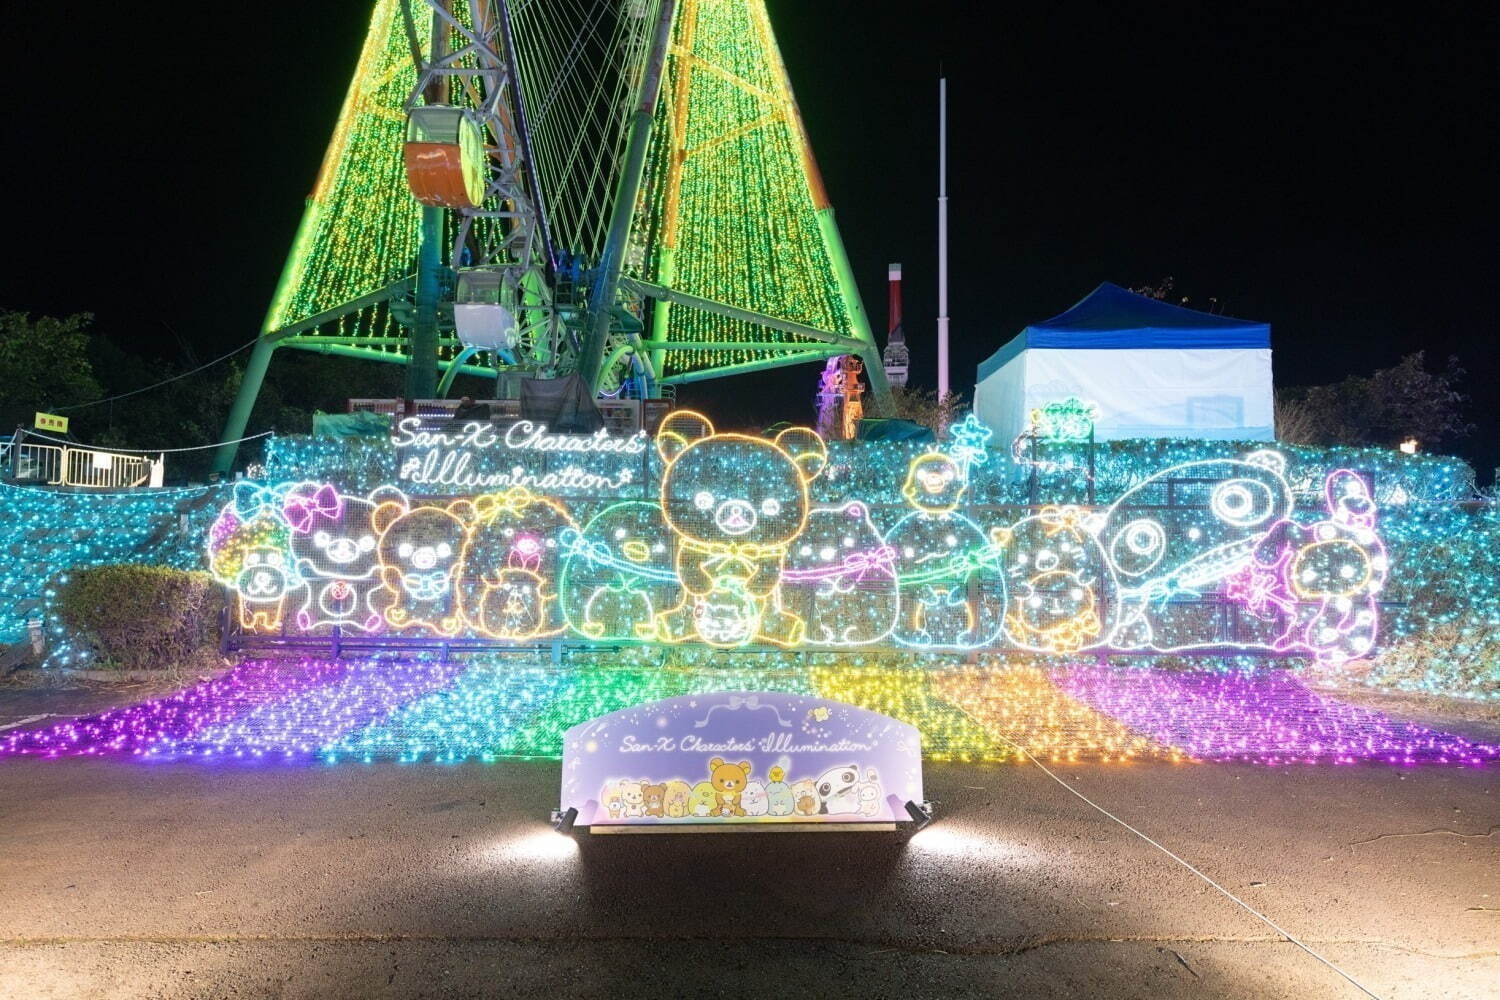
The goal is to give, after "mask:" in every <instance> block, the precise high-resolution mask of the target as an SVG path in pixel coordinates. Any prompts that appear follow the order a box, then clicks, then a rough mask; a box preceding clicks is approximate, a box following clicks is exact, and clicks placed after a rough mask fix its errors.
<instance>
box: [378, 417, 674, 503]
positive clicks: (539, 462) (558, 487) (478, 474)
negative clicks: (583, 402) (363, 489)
mask: <svg viewBox="0 0 1500 1000" xmlns="http://www.w3.org/2000/svg"><path fill="white" fill-rule="evenodd" d="M391 444H392V445H393V446H394V447H395V449H396V468H397V469H398V470H399V471H398V476H399V477H400V479H401V481H402V482H403V483H406V484H409V485H410V486H411V487H412V491H413V492H416V493H424V492H425V493H431V492H444V493H465V492H483V491H488V490H503V489H507V488H509V487H512V486H524V487H526V488H527V489H529V490H534V491H538V492H549V493H554V492H563V493H594V494H602V495H608V494H610V493H611V492H613V491H616V490H619V489H620V488H621V487H624V486H627V485H629V484H631V483H638V482H640V479H641V468H642V466H641V462H642V456H643V455H645V453H646V450H647V449H648V448H649V447H650V441H649V440H648V439H647V437H646V432H645V431H637V432H636V433H635V434H632V435H631V436H629V437H618V436H615V435H611V434H610V433H609V432H608V431H604V430H600V431H597V432H596V433H594V434H553V433H551V432H549V431H548V430H547V427H546V425H545V424H534V423H532V422H531V421H529V420H522V421H519V422H517V423H514V424H512V425H510V426H509V427H507V428H505V429H504V430H503V431H502V430H499V429H497V428H496V427H495V426H494V425H493V424H491V423H490V422H489V421H474V422H471V423H467V424H464V425H462V426H461V427H456V428H454V429H452V430H446V429H445V430H436V429H432V428H430V427H424V426H423V425H422V421H421V420H419V419H417V418H416V417H408V418H407V419H405V420H403V421H401V422H400V423H399V424H397V425H396V430H395V432H394V433H393V434H392V435H391ZM553 456H563V457H562V458H561V459H555V458H554V457H553ZM601 458H603V459H605V461H600V459H601ZM608 459H615V461H608ZM580 462H587V463H588V464H587V465H583V464H580Z"/></svg>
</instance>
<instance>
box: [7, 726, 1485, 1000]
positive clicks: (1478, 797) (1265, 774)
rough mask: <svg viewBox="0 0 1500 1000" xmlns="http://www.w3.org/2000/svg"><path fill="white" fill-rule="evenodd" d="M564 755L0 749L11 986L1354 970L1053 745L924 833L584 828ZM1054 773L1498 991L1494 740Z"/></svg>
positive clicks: (1252, 879)
mask: <svg viewBox="0 0 1500 1000" xmlns="http://www.w3.org/2000/svg"><path fill="white" fill-rule="evenodd" d="M37 704H45V701H44V700H38V701H37V702H36V703H35V704H32V703H28V704H27V705H26V706H24V711H22V710H21V709H19V708H18V709H16V710H15V711H12V709H11V706H8V705H7V706H0V708H3V711H0V714H4V715H7V716H11V715H17V714H19V715H22V716H24V715H27V714H33V713H34V712H36V711H45V710H46V709H45V708H37V707H36V705H37ZM1453 728H1454V729H1456V730H1457V731H1459V732H1464V733H1466V734H1467V735H1470V736H1472V737H1474V738H1478V739H1485V740H1489V741H1492V742H1493V741H1495V740H1496V736H1497V733H1496V731H1495V729H1494V727H1485V726H1482V725H1481V724H1466V725H1455V726H1454V727H1453ZM557 773H558V772H557V766H556V765H555V764H550V763H535V762H533V763H523V762H514V763H502V764H492V765H484V764H478V763H470V764H462V765H453V766H447V767H444V766H435V765H407V766H402V765H397V764H373V765H359V764H354V765H345V764H340V765H336V766H328V765H310V766H309V765H299V766H261V767H250V766H233V765H228V766H226V765H204V764H202V763H192V762H184V763H159V764H149V765H148V764H142V763H137V762H130V761H119V760H95V759H68V760H53V761H48V760H37V759H7V760H3V761H0V996H4V997H28V998H30V997H95V996H130V997H135V996H153V997H155V996H160V997H172V998H176V997H221V996H240V997H252V996H277V997H314V996H317V997H324V996H333V997H384V996H392V997H398V996H399V997H406V996H432V997H437V996H485V995H493V996H520V995H533V994H543V993H554V992H555V993H559V994H562V995H568V996H597V997H606V996H607V997H636V996H639V997H658V996H685V997H686V996H720V995H721V996H750V995H762V996H763V995H772V996H788V997H825V996H826V997H840V996H869V997H907V996H947V997H956V996H975V997H990V996H1060V997H1061V996H1075V997H1091V996H1125V997H1149V998H1151V1000H1162V998H1171V997H1246V996H1286V997H1325V996H1326V997H1344V996H1349V997H1355V996H1360V995H1362V994H1360V993H1358V992H1357V991H1356V990H1355V989H1354V988H1353V987H1351V986H1349V985H1348V984H1347V983H1345V982H1344V981H1343V980H1341V979H1340V978H1339V977H1338V976H1337V975H1336V974H1335V973H1333V972H1332V971H1330V970H1328V969H1327V968H1326V967H1324V966H1323V965H1320V964H1319V963H1318V962H1317V961H1315V960H1314V959H1313V958H1311V957H1309V956H1308V955H1306V954H1304V953H1303V952H1301V951H1299V950H1298V949H1296V948H1295V947H1293V946H1292V945H1290V944H1287V943H1286V942H1284V941H1282V940H1281V939H1279V938H1278V937H1277V936H1276V935H1275V934H1274V933H1273V932H1272V931H1271V930H1270V929H1269V928H1267V927H1266V926H1265V925H1264V924H1262V923H1260V922H1259V921H1257V920H1255V919H1254V918H1252V917H1250V916H1249V915H1247V914H1246V913H1244V912H1243V911H1242V910H1240V909H1239V908H1237V907H1236V906H1234V905H1233V904H1232V903H1230V902H1229V901H1228V900H1226V899H1225V898H1224V897H1223V896H1221V895H1219V894H1218V893H1217V892H1214V891H1213V890H1212V889H1210V888H1209V887H1208V886H1206V885H1205V884H1204V883H1203V882H1202V881H1200V880H1199V879H1197V878H1196V877H1194V876H1193V875H1191V874H1190V873H1189V872H1187V871H1185V870H1184V869H1183V868H1181V867H1180V866H1178V865H1177V864H1176V863H1174V862H1172V861H1171V860H1169V859H1168V858H1166V857H1164V856H1163V855H1162V854H1160V853H1159V852H1158V851H1156V850H1155V849H1153V848H1151V847H1150V846H1148V845H1147V844H1145V843H1143V842H1142V841H1141V840H1140V839H1138V838H1137V837H1135V836H1134V835H1132V834H1130V833H1129V832H1127V831H1125V830H1124V829H1122V828H1121V827H1119V826H1118V825H1116V824H1115V823H1113V822H1112V821H1110V820H1108V819H1107V818H1105V817H1104V816H1102V815H1100V814H1099V813H1098V812H1095V811H1094V810H1093V809H1091V808H1089V807H1088V806H1087V805H1086V804H1084V803H1083V802H1082V801H1080V800H1078V799H1077V798H1075V797H1073V796H1071V795H1068V794H1067V793H1066V792H1065V791H1064V790H1063V789H1062V788H1060V787H1058V786H1057V784H1056V783H1054V782H1053V781H1052V780H1051V779H1049V778H1048V777H1047V775H1046V774H1044V773H1043V772H1042V771H1041V770H1040V769H1038V768H1036V767H1033V766H1022V765H989V766H982V765H957V764H954V765H932V766H931V767H930V768H929V772H928V792H929V795H930V797H932V798H933V799H934V800H936V801H937V802H938V805H939V810H940V819H939V822H938V823H936V824H934V826H933V827H932V828H931V829H929V830H928V831H925V832H924V833H922V834H921V835H919V836H918V837H916V838H915V839H913V840H911V841H910V842H909V843H903V842H902V841H900V840H898V839H886V838H884V837H883V836H880V835H871V834H862V835H820V836H815V835H779V836H739V837H685V836H677V837H667V836H655V837H617V838H596V839H595V840H593V841H590V842H585V843H584V844H582V845H581V846H575V845H574V844H573V842H572V841H569V840H566V839H564V838H561V837H558V836H557V835H556V834H553V833H552V832H551V831H550V830H548V829H547V827H546V826H545V825H544V823H543V818H544V817H545V815H546V813H547V811H548V810H549V809H550V808H551V807H552V806H553V805H555V804H556V800H557ZM1056 773H1058V774H1059V776H1061V777H1062V778H1063V780H1065V781H1066V782H1068V783H1069V784H1070V785H1071V786H1072V787H1073V788H1076V789H1078V790H1079V791H1081V792H1083V793H1084V794H1086V795H1087V796H1089V797H1090V798H1092V799H1094V800H1095V801H1097V802H1098V803H1100V804H1101V805H1102V806H1104V807H1105V808H1107V809H1109V810H1111V811H1114V812H1116V813H1117V814H1118V815H1119V816H1121V817H1122V818H1124V819H1126V820H1128V821H1129V822H1130V823H1132V824H1134V825H1136V826H1138V827H1139V828H1140V829H1141V830H1143V831H1144V832H1146V833H1149V834H1150V835H1152V836H1153V837H1156V838H1158V839H1160V840H1161V841H1163V842H1164V843H1165V844H1166V845H1167V846H1169V847H1170V848H1172V849H1173V850H1174V851H1176V852H1177V853H1179V854H1180V855H1182V856H1183V857H1184V858H1186V859H1188V860H1190V861H1192V862H1193V863H1194V864H1196V865H1198V866H1199V867H1200V868H1202V869H1203V870H1204V871H1205V872H1207V873H1209V874H1210V875H1212V876H1213V877H1214V878H1216V879H1218V880H1220V881H1221V882H1222V883H1223V884H1224V885H1225V886H1226V887H1227V888H1228V889H1229V890H1230V891H1232V892H1234V893H1236V894H1238V895H1239V896H1241V897H1242V898H1243V899H1244V900H1245V901H1246V902H1247V903H1249V904H1250V905H1252V906H1254V907H1257V908H1259V909H1261V910H1263V911H1264V912H1265V913H1267V914H1268V915H1269V916H1271V917H1272V918H1273V919H1274V920H1276V921H1277V922H1278V923H1280V924H1281V925H1282V926H1283V927H1285V928H1286V929H1287V930H1289V931H1290V932H1292V933H1293V934H1295V935H1298V936H1300V937H1301V938H1302V939H1303V940H1304V941H1306V942H1307V943H1308V944H1309V945H1310V946H1312V947H1314V948H1315V949H1317V950H1318V951H1320V952H1322V953H1323V954H1324V955H1326V956H1327V957H1328V958H1329V959H1331V960H1332V961H1334V962H1335V963H1337V964H1338V965H1340V966H1342V967H1343V968H1344V969H1346V970H1347V971H1348V972H1349V973H1350V974H1352V975H1353V976H1354V977H1355V978H1357V979H1359V980H1360V981H1361V982H1363V983H1365V984H1366V985H1367V986H1368V987H1369V988H1370V989H1372V990H1373V991H1374V992H1375V993H1376V994H1378V995H1380V996H1383V997H1424V998H1425V997H1455V998H1459V997H1462V998H1475V997H1485V996H1500V792H1497V788H1500V780H1497V778H1500V769H1497V768H1495V767H1490V768H1487V769H1483V770H1479V769H1463V768H1456V767H1423V768H1414V769H1398V768H1391V767H1382V766H1373V765H1360V766H1353V767H1333V766H1317V767H1314V766H1293V767H1282V768H1270V767H1263V766H1256V765H1249V764H1179V765H1172V764H1167V763H1161V762H1146V763H1136V764H1129V765H1121V764H1112V765H1111V764H1084V765H1072V766H1068V767H1059V768H1057V769H1056Z"/></svg>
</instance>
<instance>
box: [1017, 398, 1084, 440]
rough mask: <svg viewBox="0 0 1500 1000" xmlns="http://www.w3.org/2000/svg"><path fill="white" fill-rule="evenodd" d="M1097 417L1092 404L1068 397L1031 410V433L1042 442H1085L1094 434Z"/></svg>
mask: <svg viewBox="0 0 1500 1000" xmlns="http://www.w3.org/2000/svg"><path fill="white" fill-rule="evenodd" d="M1097 415H1098V412H1097V410H1096V409H1095V407H1094V404H1093V403H1085V402H1083V401H1082V400H1080V399H1078V398H1077V397H1074V396H1070V397H1068V398H1067V399H1060V400H1056V401H1054V402H1051V403H1048V404H1046V405H1045V406H1041V407H1038V408H1037V409H1034V410H1032V411H1031V428H1032V433H1034V434H1035V435H1036V436H1037V437H1038V438H1040V439H1041V440H1043V441H1055V442H1059V443H1068V442H1073V443H1076V442H1081V441H1087V440H1088V439H1089V438H1090V437H1092V436H1093V434H1094V420H1095V419H1096V418H1097Z"/></svg>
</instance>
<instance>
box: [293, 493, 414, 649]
mask: <svg viewBox="0 0 1500 1000" xmlns="http://www.w3.org/2000/svg"><path fill="white" fill-rule="evenodd" d="M404 499H405V497H404V496H403V495H402V494H401V493H400V491H398V490H395V489H393V488H391V487H388V486H383V487H380V488H379V489H377V490H376V491H375V492H374V493H372V494H371V495H370V496H369V497H368V498H360V497H351V496H345V495H344V494H341V493H339V492H338V491H337V490H336V489H335V488H334V487H333V486H331V485H329V484H327V483H309V482H304V483H297V484H295V485H293V486H292V487H290V488H289V489H288V490H287V493H286V499H285V501H284V503H283V511H284V516H285V518H286V521H287V524H288V525H289V526H290V529H291V536H290V537H291V550H292V556H293V558H294V559H295V562H296V567H297V572H298V574H299V575H300V576H301V577H302V578H303V579H304V580H306V581H307V584H308V590H307V594H306V598H305V599H304V600H303V602H302V607H301V609H300V610H299V611H298V612H297V627H298V628H299V629H301V630H302V631H304V632H307V631H312V630H315V629H318V628H322V627H325V626H332V625H338V626H352V627H354V628H358V629H361V630H362V631H365V632H378V631H380V630H382V629H383V628H384V627H385V619H384V618H382V617H381V616H380V615H379V614H378V613H377V612H376V611H375V610H374V608H373V606H372V604H371V598H372V597H373V596H374V594H375V592H376V591H378V590H379V589H380V586H381V584H380V573H379V569H380V561H379V559H378V557H377V556H376V553H375V547H376V542H377V540H378V537H379V532H377V531H376V530H375V525H374V521H373V517H374V514H375V508H376V507H377V506H378V505H379V504H380V503H382V502H384V501H385V500H394V501H397V502H400V501H402V500H404Z"/></svg>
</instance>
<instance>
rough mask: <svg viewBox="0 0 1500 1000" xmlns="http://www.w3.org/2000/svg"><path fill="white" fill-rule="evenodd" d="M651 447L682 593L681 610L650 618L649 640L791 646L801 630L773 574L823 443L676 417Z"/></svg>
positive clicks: (791, 431)
mask: <svg viewBox="0 0 1500 1000" xmlns="http://www.w3.org/2000/svg"><path fill="white" fill-rule="evenodd" d="M656 447H657V451H658V453H659V454H660V455H661V457H662V459H663V461H665V462H666V469H665V470H664V472H663V474H662V487H661V507H662V513H663V516H664V517H665V519H666V522H667V526H668V527H669V528H670V529H671V530H672V532H673V533H674V534H675V535H676V536H677V539H678V549H677V562H676V568H677V576H678V579H679V580H680V581H681V584H682V588H683V591H684V593H683V596H682V600H681V603H679V604H678V605H677V606H676V607H675V608H672V609H670V610H667V611H663V612H660V613H658V614H657V616H656V637H657V638H658V639H661V640H664V641H668V642H680V641H682V640H684V639H688V638H692V637H694V636H696V637H697V638H698V639H700V640H701V641H703V642H706V643H708V644H710V645H713V646H720V647H732V646H741V645H744V644H746V643H750V642H756V641H759V642H769V643H774V644H777V645H781V646H795V645H798V644H800V643H801V642H802V641H803V639H804V638H805V636H806V631H807V626H806V623H805V622H804V621H803V619H802V618H801V617H800V616H799V615H797V614H795V613H793V612H790V611H787V610H785V609H784V608H783V607H782V601H781V578H782V567H783V564H784V562H785V560H786V554H787V548H788V546H790V544H791V543H792V541H793V540H794V539H796V538H797V536H798V535H800V534H801V533H802V530H803V528H804V527H805V526H806V523H807V512H808V497H807V485H808V483H810V482H812V481H813V480H814V479H815V478H817V476H818V474H819V473H820V472H822V471H823V468H824V466H825V465H827V463H828V448H827V446H826V445H825V444H824V443H823V439H822V438H820V437H818V435H817V434H816V433H814V432H813V431H812V430H810V429H808V428H806V427H789V428H787V429H786V430H784V431H782V432H781V433H780V434H778V435H776V437H775V438H774V439H770V440H767V439H766V438H760V437H751V436H749V435H745V434H719V433H716V432H715V431H714V426H713V424H712V423H711V422H710V421H709V419H708V418H707V417H705V416H703V415H702V414H698V413H693V412H691V411H686V410H679V411H677V412H675V413H673V414H671V415H670V416H669V417H668V418H667V419H666V420H664V421H663V422H662V425H661V428H660V430H658V432H657V437H656Z"/></svg>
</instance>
